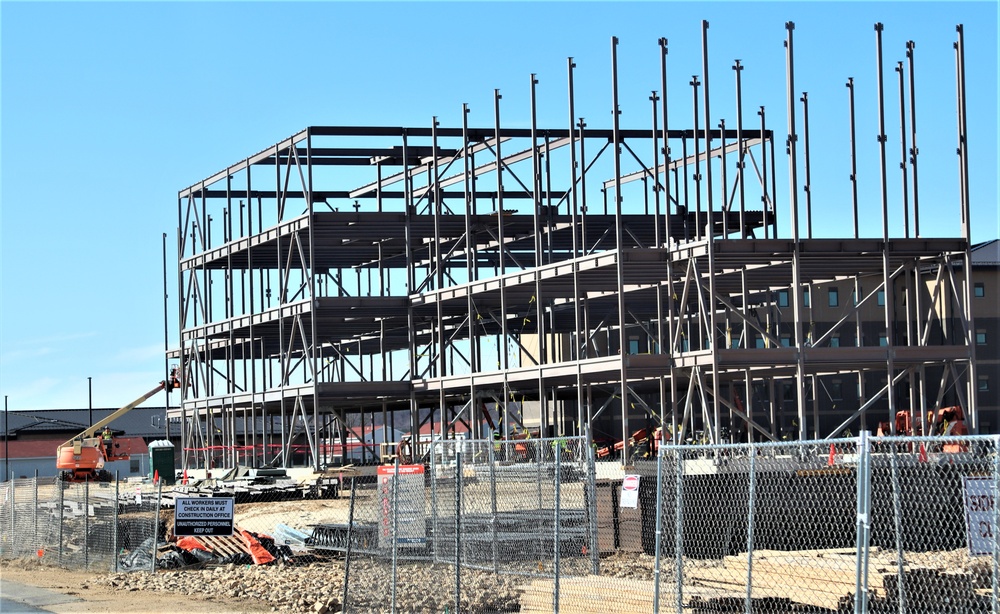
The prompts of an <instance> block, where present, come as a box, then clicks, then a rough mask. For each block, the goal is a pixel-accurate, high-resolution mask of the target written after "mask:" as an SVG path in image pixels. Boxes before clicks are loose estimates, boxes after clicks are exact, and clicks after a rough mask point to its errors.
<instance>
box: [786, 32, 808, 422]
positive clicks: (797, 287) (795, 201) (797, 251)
mask: <svg viewBox="0 0 1000 614" xmlns="http://www.w3.org/2000/svg"><path fill="white" fill-rule="evenodd" d="M785 29H786V30H787V31H788V37H787V38H786V39H785V70H786V75H785V76H786V80H785V83H786V88H785V91H786V94H787V96H788V140H787V145H786V147H787V152H788V204H789V212H790V214H791V226H792V245H793V251H792V288H791V290H792V318H793V320H794V322H793V326H794V327H795V347H796V348H797V350H798V351H797V352H796V354H795V406H796V415H797V417H798V422H799V429H798V430H799V432H798V438H799V440H800V441H802V440H804V439H806V438H807V430H806V398H805V397H806V395H805V390H806V386H805V384H806V380H805V378H806V366H805V356H804V352H805V340H804V339H803V338H802V254H801V249H802V246H801V244H800V241H799V193H798V192H799V186H798V175H797V166H796V162H797V154H796V152H795V143H796V141H797V140H798V135H796V134H795V52H794V47H793V39H792V33H793V32H794V31H795V23H793V22H791V21H789V22H787V23H785Z"/></svg>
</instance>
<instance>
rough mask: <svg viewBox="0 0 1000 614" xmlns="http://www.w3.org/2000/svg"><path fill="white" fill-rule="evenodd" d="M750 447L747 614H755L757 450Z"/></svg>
mask: <svg viewBox="0 0 1000 614" xmlns="http://www.w3.org/2000/svg"><path fill="white" fill-rule="evenodd" d="M748 445H749V454H750V480H749V484H748V485H747V598H746V604H745V610H746V614H752V612H753V524H754V508H755V507H756V505H757V448H755V447H754V445H753V444H752V443H750V444H748Z"/></svg>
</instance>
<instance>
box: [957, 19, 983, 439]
mask: <svg viewBox="0 0 1000 614" xmlns="http://www.w3.org/2000/svg"><path fill="white" fill-rule="evenodd" d="M955 31H956V32H957V33H958V40H957V41H956V42H955V73H956V77H957V88H956V90H957V94H958V105H957V106H958V160H959V179H960V181H961V184H960V190H961V204H962V237H963V238H964V239H965V253H963V254H962V269H963V271H964V272H965V284H964V288H963V289H964V295H965V296H963V297H962V298H963V299H964V300H963V302H964V303H965V305H964V306H963V309H962V316H963V317H964V318H965V344H966V347H967V348H968V350H969V381H968V391H969V392H968V394H967V395H966V396H967V399H968V400H967V403H968V405H969V407H968V412H967V413H968V416H969V417H970V418H971V420H970V422H971V423H972V429H971V430H972V433H973V434H975V435H978V434H979V407H978V406H979V400H978V398H977V397H978V395H979V392H978V390H977V389H976V387H977V378H976V327H975V320H974V317H973V313H972V220H971V218H970V213H971V209H970V204H969V129H968V125H967V119H968V114H967V112H966V108H965V101H966V95H965V29H964V27H963V26H962V24H958V25H957V26H955ZM956 385H958V382H956Z"/></svg>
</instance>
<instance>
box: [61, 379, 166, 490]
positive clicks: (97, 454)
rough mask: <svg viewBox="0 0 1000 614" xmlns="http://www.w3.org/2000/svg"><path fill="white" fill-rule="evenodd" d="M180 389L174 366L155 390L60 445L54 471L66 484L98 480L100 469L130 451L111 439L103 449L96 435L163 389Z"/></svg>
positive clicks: (125, 456) (122, 457) (102, 444)
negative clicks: (57, 470)
mask: <svg viewBox="0 0 1000 614" xmlns="http://www.w3.org/2000/svg"><path fill="white" fill-rule="evenodd" d="M180 387H181V381H180V376H179V375H178V368H177V367H174V368H173V369H171V371H170V377H169V378H168V379H167V381H163V382H160V383H159V384H157V386H156V388H153V389H152V390H150V391H149V392H147V393H146V394H144V395H142V396H141V397H139V398H138V399H136V400H134V401H132V402H131V403H129V404H128V405H126V406H125V407H122V408H121V409H119V410H118V411H116V412H114V413H112V414H111V415H110V416H108V417H107V418H105V419H103V420H100V421H98V422H95V423H94V424H92V425H91V426H90V427H89V428H87V429H86V430H84V431H83V432H82V433H80V434H79V435H77V436H76V437H74V438H73V439H70V440H69V441H67V442H66V443H64V444H62V445H61V446H59V448H58V450H57V451H56V468H57V469H59V470H61V471H62V472H63V473H62V477H63V480H65V481H67V482H83V481H87V480H90V481H95V480H99V479H100V478H101V477H102V470H103V469H104V464H105V463H109V462H111V461H118V460H126V459H128V457H129V454H130V452H131V451H130V450H129V447H128V444H127V443H125V444H124V445H123V443H122V442H116V441H115V439H114V438H112V439H111V442H110V445H108V446H105V445H104V443H103V441H102V438H101V437H100V436H99V435H97V432H98V431H100V430H101V429H102V428H104V427H105V426H107V425H109V424H111V423H112V422H114V421H115V420H117V419H118V418H120V417H121V416H123V415H125V414H127V413H128V412H130V411H132V410H133V409H135V408H136V406H137V405H139V404H140V403H142V402H143V401H145V400H146V399H148V398H150V397H151V396H153V395H154V394H156V393H158V392H159V391H161V390H166V391H167V392H168V393H169V392H170V391H171V390H173V389H174V388H180ZM103 477H108V476H103Z"/></svg>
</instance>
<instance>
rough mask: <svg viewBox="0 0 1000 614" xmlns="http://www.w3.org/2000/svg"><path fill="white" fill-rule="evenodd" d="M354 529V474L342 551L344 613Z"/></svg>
mask: <svg viewBox="0 0 1000 614" xmlns="http://www.w3.org/2000/svg"><path fill="white" fill-rule="evenodd" d="M353 530H354V476H353V475H352V476H351V502H350V504H349V505H348V508H347V545H346V547H345V551H344V598H343V599H342V600H341V604H342V605H341V610H343V612H344V613H345V614H346V612H347V611H348V609H347V586H348V583H349V582H350V581H351V541H352V540H353V538H354V536H353Z"/></svg>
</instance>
